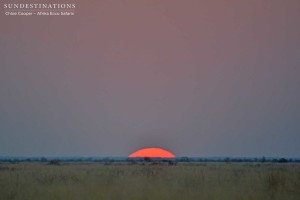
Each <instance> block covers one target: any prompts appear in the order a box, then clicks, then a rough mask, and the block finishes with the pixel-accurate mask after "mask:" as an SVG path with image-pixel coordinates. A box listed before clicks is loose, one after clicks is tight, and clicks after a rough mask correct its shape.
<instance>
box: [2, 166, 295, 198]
mask: <svg viewBox="0 0 300 200" xmlns="http://www.w3.org/2000/svg"><path fill="white" fill-rule="evenodd" d="M56 164H57V163H54V164H53V163H52V164H49V163H38V162H37V163H34V162H28V163H26V162H24V163H18V164H11V163H2V164H0V199H1V200H60V199H61V200H79V199H80V200H81V199H87V200H99V199H115V200H120V199H123V200H127V199H128V200H135V199H149V200H150V199H151V200H154V199H156V200H159V199H172V200H177V199H178V200H182V199H203V200H227V199H228V200H234V199H238V200H260V199H261V200H285V199H286V200H299V199H300V165H299V164H297V163H285V164H280V163H204V162H203V163H178V164H177V165H168V164H161V163H139V164H103V163H100V164H99V163H80V162H78V163H60V164H59V165H56Z"/></svg>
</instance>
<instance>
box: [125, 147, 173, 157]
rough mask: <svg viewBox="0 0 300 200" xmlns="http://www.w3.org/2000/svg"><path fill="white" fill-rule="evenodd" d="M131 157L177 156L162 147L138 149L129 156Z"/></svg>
mask: <svg viewBox="0 0 300 200" xmlns="http://www.w3.org/2000/svg"><path fill="white" fill-rule="evenodd" d="M128 157H129V158H140V157H142V158H144V157H149V158H175V155H174V154H172V153H171V152H169V151H167V150H164V149H161V148H144V149H140V150H137V151H135V152H133V153H132V154H130V155H129V156H128Z"/></svg>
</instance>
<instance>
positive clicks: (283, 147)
mask: <svg viewBox="0 0 300 200" xmlns="http://www.w3.org/2000/svg"><path fill="white" fill-rule="evenodd" d="M8 2H10V1H8ZM15 2H16V1H15ZM60 2H61V1H60ZM70 2H74V1H70ZM1 7H2V8H3V4H1ZM299 141H300V1H299V0H100V1H96V0H94V1H92V0H90V1H77V4H76V16H73V17H49V16H44V17H37V16H34V17H20V16H4V14H3V12H2V10H1V15H0V155H12V156H73V155H77V156H127V155H129V154H130V153H132V152H133V151H135V150H137V149H139V148H142V147H150V146H155V147H162V148H165V149H167V150H170V151H171V152H173V153H174V154H175V155H176V156H263V155H264V156H289V157H294V156H298V157H299V156H300V145H299Z"/></svg>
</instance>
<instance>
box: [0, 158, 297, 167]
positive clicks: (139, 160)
mask: <svg viewBox="0 0 300 200" xmlns="http://www.w3.org/2000/svg"><path fill="white" fill-rule="evenodd" d="M0 162H5V163H20V162H42V163H47V164H50V165H59V164H60V163H62V162H64V163H65V162H97V163H103V164H113V163H129V164H139V163H154V164H155V163H167V164H170V165H176V164H177V163H189V162H193V163H195V162H199V163H200V162H224V163H239V162H248V163H300V158H271V157H269V158H268V157H260V158H255V157H254V158H239V157H213V158H202V157H177V158H171V159H166V158H149V157H145V158H127V157H122V158H120V157H101V158H100V157H0Z"/></svg>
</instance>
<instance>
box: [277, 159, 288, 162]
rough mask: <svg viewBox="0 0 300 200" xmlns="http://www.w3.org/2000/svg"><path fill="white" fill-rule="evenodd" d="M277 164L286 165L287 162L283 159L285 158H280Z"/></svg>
mask: <svg viewBox="0 0 300 200" xmlns="http://www.w3.org/2000/svg"><path fill="white" fill-rule="evenodd" d="M278 162H279V163H287V162H288V160H287V159H285V158H280V159H279V160H278Z"/></svg>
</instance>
